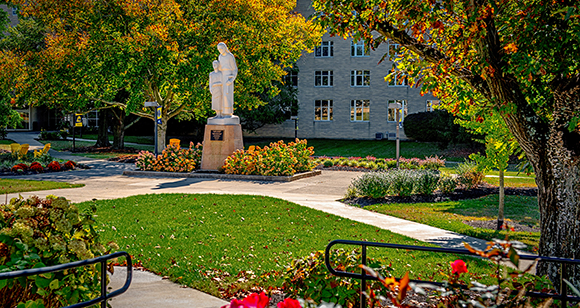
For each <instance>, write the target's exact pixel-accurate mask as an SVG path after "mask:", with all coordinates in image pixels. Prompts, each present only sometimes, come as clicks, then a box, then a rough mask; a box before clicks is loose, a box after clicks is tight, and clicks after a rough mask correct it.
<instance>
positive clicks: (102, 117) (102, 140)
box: [95, 109, 111, 147]
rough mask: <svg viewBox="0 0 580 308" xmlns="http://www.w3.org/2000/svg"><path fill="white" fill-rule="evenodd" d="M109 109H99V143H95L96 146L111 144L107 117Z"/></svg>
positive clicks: (108, 145)
mask: <svg viewBox="0 0 580 308" xmlns="http://www.w3.org/2000/svg"><path fill="white" fill-rule="evenodd" d="M107 111H108V109H101V110H99V130H98V136H97V143H95V146H96V147H110V146H111V144H110V143H109V132H108V123H107V122H108V121H107V117H108V116H109V114H108V112H107Z"/></svg>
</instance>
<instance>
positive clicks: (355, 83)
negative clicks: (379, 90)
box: [350, 71, 371, 87]
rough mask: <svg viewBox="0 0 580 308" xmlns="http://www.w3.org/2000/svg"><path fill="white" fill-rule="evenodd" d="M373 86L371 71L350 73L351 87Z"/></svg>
mask: <svg viewBox="0 0 580 308" xmlns="http://www.w3.org/2000/svg"><path fill="white" fill-rule="evenodd" d="M370 84H371V71H350V86H351V87H368V86H370Z"/></svg>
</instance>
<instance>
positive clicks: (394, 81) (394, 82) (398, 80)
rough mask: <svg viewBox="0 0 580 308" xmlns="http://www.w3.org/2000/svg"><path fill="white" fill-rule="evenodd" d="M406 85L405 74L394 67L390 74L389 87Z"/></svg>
mask: <svg viewBox="0 0 580 308" xmlns="http://www.w3.org/2000/svg"><path fill="white" fill-rule="evenodd" d="M407 85H408V82H407V76H405V75H403V74H401V72H400V71H399V70H397V69H395V68H393V71H392V72H391V74H390V79H389V87H406V86H407Z"/></svg>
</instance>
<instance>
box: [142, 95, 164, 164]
mask: <svg viewBox="0 0 580 308" xmlns="http://www.w3.org/2000/svg"><path fill="white" fill-rule="evenodd" d="M144 105H145V107H151V108H155V109H154V111H155V115H154V119H153V120H154V121H155V133H154V134H155V135H154V136H153V139H154V140H155V151H154V152H155V157H157V155H159V153H158V151H157V125H159V124H161V106H159V104H158V103H157V102H145V103H144Z"/></svg>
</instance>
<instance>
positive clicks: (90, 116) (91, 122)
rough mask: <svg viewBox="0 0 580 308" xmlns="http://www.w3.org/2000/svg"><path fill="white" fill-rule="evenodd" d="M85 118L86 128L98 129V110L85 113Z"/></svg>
mask: <svg viewBox="0 0 580 308" xmlns="http://www.w3.org/2000/svg"><path fill="white" fill-rule="evenodd" d="M85 117H86V119H87V126H88V127H95V128H98V127H99V111H98V110H93V111H89V112H87V114H85Z"/></svg>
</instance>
